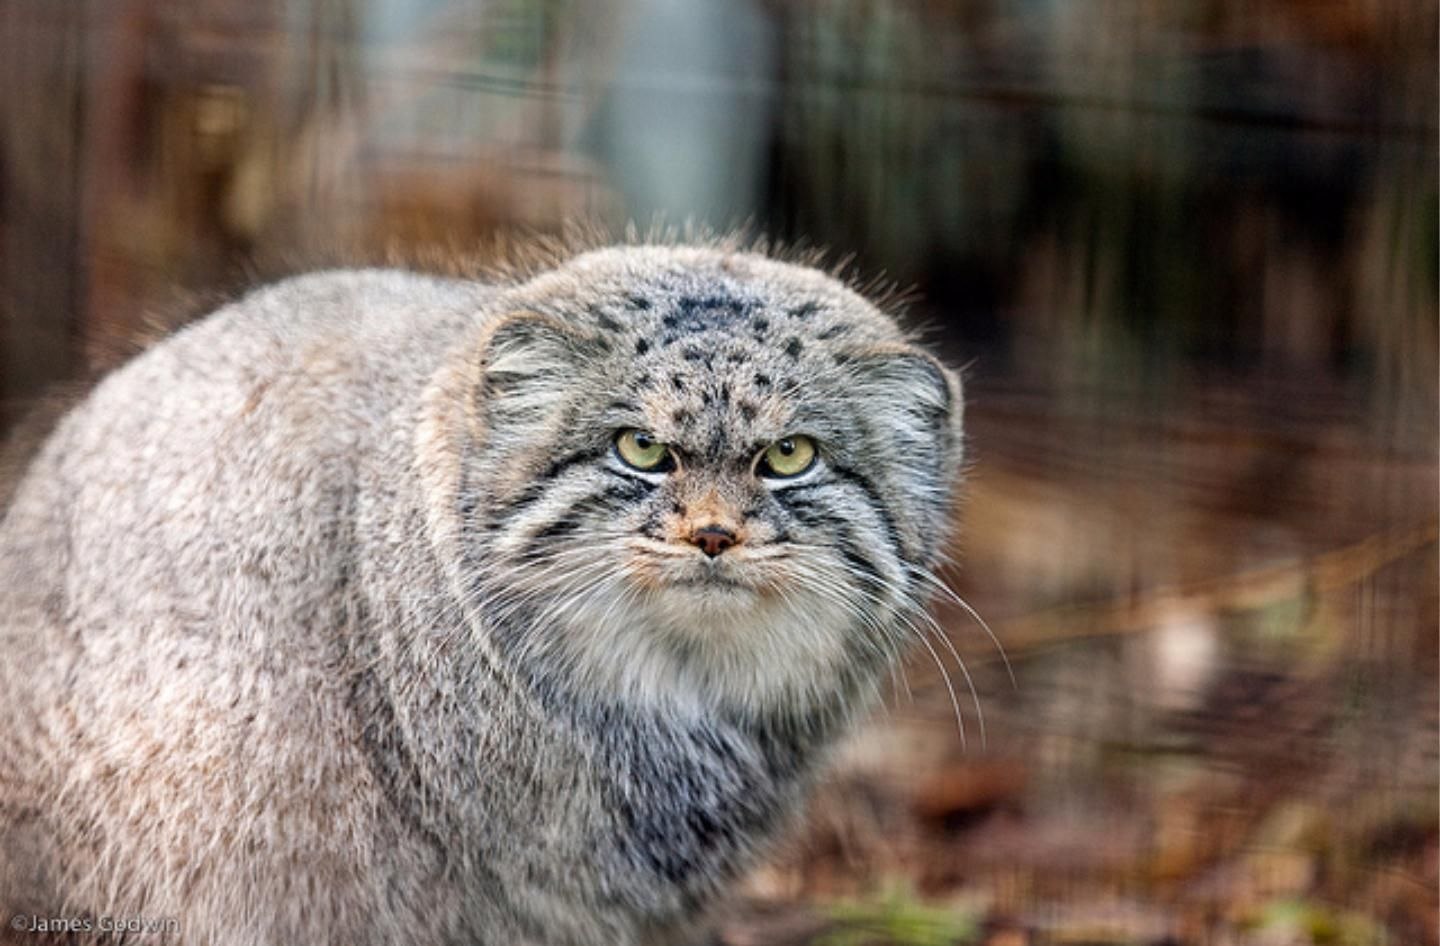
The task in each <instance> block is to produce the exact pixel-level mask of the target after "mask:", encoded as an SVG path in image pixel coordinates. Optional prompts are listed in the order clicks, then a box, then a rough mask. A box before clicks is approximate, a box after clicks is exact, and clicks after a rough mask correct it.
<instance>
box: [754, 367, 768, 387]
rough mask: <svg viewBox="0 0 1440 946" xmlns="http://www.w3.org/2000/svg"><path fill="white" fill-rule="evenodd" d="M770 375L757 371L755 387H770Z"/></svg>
mask: <svg viewBox="0 0 1440 946" xmlns="http://www.w3.org/2000/svg"><path fill="white" fill-rule="evenodd" d="M770 383H771V382H770V376H769V375H768V374H764V373H762V372H759V371H757V372H755V387H757V388H760V389H762V390H763V389H765V388H768V387H770Z"/></svg>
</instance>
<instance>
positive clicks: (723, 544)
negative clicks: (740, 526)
mask: <svg viewBox="0 0 1440 946" xmlns="http://www.w3.org/2000/svg"><path fill="white" fill-rule="evenodd" d="M690 541H691V542H693V543H695V544H696V545H698V546H699V547H700V551H702V552H704V553H705V554H706V555H708V556H709V557H711V558H714V557H715V556H717V555H719V554H720V553H721V552H723V551H725V550H726V549H728V548H729V547H730V546H732V545H734V544H735V533H733V532H731V531H730V530H729V529H726V528H723V527H722V526H702V527H701V528H699V529H696V530H695V531H694V532H693V533H692V534H691V536H690Z"/></svg>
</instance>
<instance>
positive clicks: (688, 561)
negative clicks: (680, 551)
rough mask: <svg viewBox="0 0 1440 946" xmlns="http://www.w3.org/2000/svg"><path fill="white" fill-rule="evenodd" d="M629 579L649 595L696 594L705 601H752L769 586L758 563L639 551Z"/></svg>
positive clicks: (736, 559) (726, 558)
mask: <svg viewBox="0 0 1440 946" xmlns="http://www.w3.org/2000/svg"><path fill="white" fill-rule="evenodd" d="M630 571H631V574H632V576H633V577H634V578H635V580H636V581H637V583H638V584H639V585H641V586H642V587H645V588H648V589H650V590H652V591H661V592H665V591H669V592H678V593H681V594H699V595H702V596H704V597H706V598H725V599H730V600H734V599H737V598H744V599H749V598H754V597H757V596H760V595H763V594H764V593H765V591H766V590H767V588H768V587H769V586H770V584H771V583H770V582H768V581H766V580H765V579H764V575H763V572H764V568H763V566H761V565H760V563H756V562H745V561H741V560H740V558H739V557H738V556H734V555H727V556H723V557H720V558H703V557H698V556H691V555H676V554H662V555H654V554H653V553H652V552H651V550H649V549H645V550H641V553H640V554H639V555H636V556H635V557H634V558H633V559H632V568H631V569H630Z"/></svg>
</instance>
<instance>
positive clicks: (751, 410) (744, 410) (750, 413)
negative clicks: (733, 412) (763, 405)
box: [738, 401, 760, 421]
mask: <svg viewBox="0 0 1440 946" xmlns="http://www.w3.org/2000/svg"><path fill="white" fill-rule="evenodd" d="M738 407H739V408H740V416H741V417H743V418H745V419H746V420H747V421H751V420H754V419H755V416H756V415H757V414H759V413H760V408H758V407H756V406H755V405H754V404H751V403H750V402H749V401H741V402H740V403H739V405H738Z"/></svg>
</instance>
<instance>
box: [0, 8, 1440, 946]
mask: <svg viewBox="0 0 1440 946" xmlns="http://www.w3.org/2000/svg"><path fill="white" fill-rule="evenodd" d="M1437 23H1440V10H1437V7H1436V5H1435V4H1434V3H1426V2H1419V0H1395V2H1388V3H1366V2H1361V0H1269V2H1266V3H1264V4H1254V3H1247V2H1244V0H1174V2H1168V3H1154V2H1144V0H1063V2H1060V0H976V2H965V3H961V2H950V0H727V2H725V3H706V2H703V0H594V2H589V3H583V4H582V3H579V2H576V0H568V2H566V0H484V2H482V0H390V2H380V0H371V2H367V0H256V2H249V3H243V4H242V3H238V2H224V0H196V2H190V3H183V4H182V3H172V2H168V0H106V2H103V3H102V2H100V0H66V2H63V3H56V2H53V0H7V2H5V3H3V4H0V430H3V429H4V428H5V427H6V426H8V425H10V424H12V423H13V422H14V421H15V420H16V419H17V418H18V417H20V416H21V414H22V413H23V412H24V411H25V410H26V408H27V407H28V405H29V403H30V402H31V401H32V400H33V399H34V397H35V396H36V395H38V394H39V393H40V392H42V391H44V390H45V389H46V388H47V386H49V385H51V384H53V383H55V382H59V381H66V380H73V379H83V378H86V377H92V376H94V375H95V374H97V373H98V372H101V371H103V370H105V369H106V368H107V367H109V366H111V365H113V364H115V363H117V362H118V361H119V360H121V359H123V358H124V357H127V356H128V355H129V354H130V353H131V352H133V351H134V350H135V348H136V347H137V344H139V343H140V342H143V340H144V339H145V338H146V337H153V336H154V335H156V334H158V333H160V332H163V331H165V330H166V329H167V328H168V327H170V326H173V325H174V324H176V323H177V322H179V321H182V320H183V319H184V318H187V317H190V316H192V315H193V314H194V313H196V312H197V311H201V310H203V308H204V306H205V304H206V303H207V300H213V299H214V298H216V297H217V296H218V295H223V294H224V293H226V292H230V291H233V290H235V289H236V288H238V287H240V286H243V285H246V284H248V283H251V282H253V281H255V280H256V279H259V278H262V277H268V276H270V275H274V274H277V273H280V272H284V271H289V270H294V269H298V268H305V267H309V266H314V265H322V264H326V263H329V262H334V261H349V262H356V261H385V260H406V261H411V262H414V263H418V264H419V265H425V266H430V267H435V268H440V269H447V270H464V269H467V268H469V267H471V266H474V265H477V264H479V263H483V262H484V261H485V258H486V254H487V252H489V251H488V250H487V249H486V248H487V247H489V246H492V243H491V242H490V241H492V240H494V239H496V238H500V237H504V236H506V235H513V234H516V233H555V232H558V231H560V230H561V229H562V228H563V227H564V226H565V224H566V222H567V221H571V220H575V219H585V220H591V221H599V222H601V223H603V224H606V225H608V226H610V227H612V228H614V229H616V230H617V232H618V231H619V230H620V229H621V228H622V227H623V226H624V224H625V223H626V222H627V221H629V220H637V221H639V222H640V223H641V225H642V226H643V225H645V224H646V223H647V222H648V221H649V220H651V219H652V217H654V216H656V215H663V216H664V217H665V218H666V219H668V220H670V221H675V222H679V221H684V220H686V219H687V218H694V219H696V220H699V221H703V222H708V223H710V224H712V225H715V226H719V227H725V226H728V225H730V224H733V223H748V224H749V225H750V226H752V228H753V229H755V230H757V231H761V232H765V233H768V234H770V235H772V236H775V237H779V238H781V239H784V240H788V241H792V242H801V243H809V244H820V245H824V246H829V247H831V248H833V249H834V251H835V252H836V254H837V255H842V254H849V255H851V256H853V258H854V261H855V266H856V269H857V270H858V271H859V272H862V273H864V274H867V275H877V274H881V273H883V274H887V275H888V276H889V277H890V278H892V279H894V280H896V281H898V282H899V283H901V284H902V285H913V286H914V287H915V288H916V290H917V292H916V293H915V298H916V301H915V302H914V303H913V304H912V305H911V308H910V312H909V317H910V318H911V319H912V320H913V321H914V322H915V323H916V324H917V325H919V326H920V327H922V328H924V329H925V330H926V331H928V333H929V336H930V337H931V338H932V340H933V341H934V342H935V343H936V344H937V345H938V346H939V347H941V348H942V349H943V350H945V351H946V352H947V353H948V354H949V355H950V356H951V358H952V359H953V360H954V361H955V362H956V363H957V364H963V365H965V366H966V367H967V390H968V399H969V406H968V408H967V421H968V424H969V430H970V438H971V449H972V469H971V476H970V487H969V491H968V501H967V503H966V506H965V509H964V521H963V526H962V528H961V530H960V535H961V539H960V541H959V543H958V544H957V547H956V548H955V549H954V550H953V552H954V555H955V557H956V558H957V560H959V561H960V562H961V565H962V567H960V568H959V569H957V570H955V571H954V573H953V574H952V575H950V577H951V578H952V580H953V581H954V583H955V584H956V586H957V589H958V590H959V591H960V592H961V593H962V594H963V595H964V596H965V598H966V599H967V600H968V601H969V602H970V604H972V605H974V607H975V608H976V610H977V611H978V612H979V613H980V614H981V615H983V616H984V617H985V618H986V619H987V620H988V621H989V622H990V624H991V625H992V626H993V629H994V631H995V632H996V635H997V637H998V638H999V640H1000V641H1001V642H1002V643H1003V644H1004V646H1005V647H1006V648H1007V649H1008V651H1009V656H1010V663H1011V664H1012V665H1013V673H1014V685H1013V686H1012V683H1011V680H1010V677H1009V674H1008V673H1007V670H1006V667H1005V666H1004V664H1003V663H1002V662H1001V661H1000V660H999V659H998V658H997V655H996V651H995V648H994V646H993V645H992V644H991V642H990V639H989V637H988V636H987V635H986V634H985V633H984V632H983V631H981V630H980V629H979V628H978V627H977V625H976V624H975V622H974V621H973V620H972V618H971V616H970V615H968V614H967V613H966V612H965V611H964V609H962V608H959V607H958V606H957V607H950V606H946V605H945V604H944V603H943V602H941V603H940V604H941V606H940V608H939V618H940V620H941V624H942V625H943V627H944V629H945V633H946V635H947V639H948V641H949V643H951V644H953V645H954V646H955V648H956V650H957V654H958V656H959V657H963V658H964V659H965V661H966V666H967V668H968V672H969V677H968V678H967V677H966V676H965V674H964V673H962V672H961V668H960V667H959V666H958V665H957V664H956V662H955V661H954V660H951V659H950V658H949V657H948V651H946V650H945V649H944V648H943V647H942V648H937V650H938V651H940V652H942V653H946V654H947V658H946V664H947V665H948V666H947V668H946V669H947V671H948V672H949V673H950V674H951V675H952V676H953V677H954V678H955V683H956V686H957V689H958V691H959V696H960V697H961V706H960V707H959V709H960V711H961V712H962V713H963V715H964V723H965V725H966V727H967V738H966V739H965V741H964V744H963V745H962V741H961V739H960V734H959V732H958V731H957V730H958V727H957V721H956V719H955V712H956V708H955V707H953V706H952V704H951V702H950V699H949V696H948V690H947V687H946V685H945V681H944V680H943V679H942V678H941V673H940V670H939V669H938V668H937V667H935V666H934V665H932V664H929V663H927V662H926V661H925V660H924V659H923V654H922V658H921V659H917V661H915V662H914V663H913V664H912V665H911V666H908V667H907V668H906V673H905V679H904V680H903V681H901V686H899V687H898V688H897V691H896V693H895V694H894V695H893V697H892V699H891V700H890V701H889V703H888V704H887V708H886V710H885V712H884V713H883V714H882V716H881V718H880V719H879V720H877V722H876V723H875V725H874V726H873V727H871V728H870V729H868V730H867V731H865V732H863V733H861V734H860V735H859V737H858V738H857V739H856V740H855V741H854V743H853V744H852V745H850V746H848V747H847V749H846V750H845V752H844V753H843V754H842V757H841V759H840V760H839V764H838V766H837V769H836V774H835V777H834V778H833V779H832V780H831V782H830V783H828V784H827V785H826V786H825V788H824V790H823V792H822V796H821V798H820V800H819V802H818V804H817V805H816V806H815V807H814V810H813V812H812V815H811V817H810V819H809V820H808V821H807V823H806V824H805V825H804V827H803V830H802V831H801V832H800V833H799V836H798V838H797V840H796V841H795V842H794V843H793V844H792V845H791V847H790V848H788V849H787V850H785V851H783V852H781V854H780V856H778V857H777V858H776V859H775V861H774V862H773V863H772V864H770V865H769V866H767V867H766V868H765V869H764V870H762V871H760V872H758V873H757V874H756V876H755V877H754V878H752V880H751V882H750V884H749V887H748V894H749V898H748V899H747V900H746V902H745V904H744V905H743V906H742V907H741V908H740V909H737V910H736V911H735V912H734V913H733V914H730V915H727V922H726V924H725V930H724V935H725V938H726V941H727V942H729V943H732V944H737V946H738V944H741V943H750V944H769V946H781V944H785V943H794V944H800V943H813V944H820V943H829V944H836V943H851V944H858V943H870V942H874V943H877V944H879V943H893V944H907V943H941V942H955V943H983V944H986V946H1023V944H1039V943H1070V944H1080V943H1086V944H1091V946H1098V944H1142V943H1143V944H1151V946H1158V944H1162V943H1163V944H1187V946H1188V944H1196V946H1200V944H1206V946H1210V944H1215V946H1279V944H1286V946H1289V944H1319V943H1331V944H1347V946H1348V944H1360V943H1367V944H1368V943H1391V944H1396V946H1402V944H1403V946H1411V944H1417V946H1425V944H1435V943H1436V925H1435V916H1436V912H1437V894H1436V890H1437V885H1440V829H1437V824H1436V822H1437V811H1436V802H1437V797H1440V787H1437V785H1440V771H1437V770H1440V761H1437V744H1440V723H1437V715H1440V707H1437V702H1440V701H1437V689H1440V683H1437V679H1436V678H1437V659H1440V654H1437V650H1440V633H1437V625H1440V619H1437V588H1436V574H1437V568H1440V565H1437V557H1436V556H1437V553H1436V523H1437V518H1440V517H1437V509H1436V506H1437V466H1436V452H1437V447H1440V432H1437V427H1440V423H1437V399H1436V382H1437V375H1440V357H1437V348H1440V325H1437V321H1440V320H1437V291H1440V289H1437V286H1440V185H1437V155H1436V147H1435V143H1436V134H1437V124H1440V121H1437V89H1436V80H1435V77H1436V74H1437V58H1440V57H1437V28H1440V27H1437ZM522 239H523V237H522ZM967 682H968V684H969V685H968V686H967ZM971 687H973V690H972V689H971ZM972 693H973V694H974V698H973V700H972V699H971V694H972ZM981 710H983V711H984V716H985V720H984V723H985V729H984V731H983V738H982V731H981V729H980V719H979V715H980V711H981Z"/></svg>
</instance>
